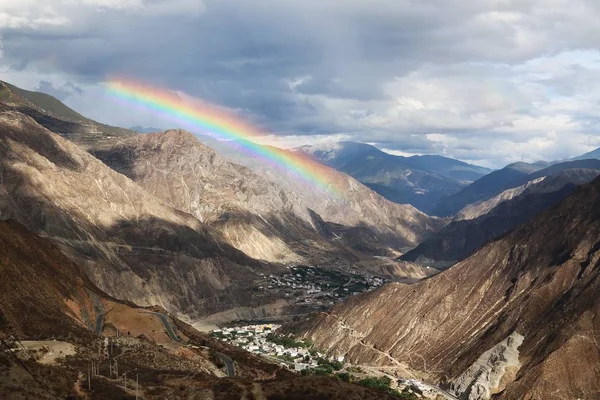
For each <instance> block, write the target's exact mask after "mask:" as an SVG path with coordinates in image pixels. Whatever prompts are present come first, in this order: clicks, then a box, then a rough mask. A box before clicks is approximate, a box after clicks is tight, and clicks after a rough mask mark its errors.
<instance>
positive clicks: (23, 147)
mask: <svg viewBox="0 0 600 400" xmlns="http://www.w3.org/2000/svg"><path fill="white" fill-rule="evenodd" d="M0 176H1V177H2V180H1V181H0V216H4V217H10V218H14V219H16V220H18V221H19V222H21V223H23V224H24V225H25V226H27V227H28V228H29V229H30V230H32V231H33V232H35V233H39V234H42V235H44V236H46V237H49V238H51V239H52V240H53V241H54V242H55V243H57V244H59V245H60V247H61V248H62V249H63V251H65V253H67V254H68V255H69V256H70V257H71V258H72V259H74V260H75V261H77V262H78V263H80V264H81V265H82V266H83V267H84V270H85V272H86V273H87V275H88V276H89V277H90V279H91V280H92V281H93V282H94V283H95V284H96V285H97V286H98V287H99V288H101V289H102V290H103V291H105V292H107V293H108V294H110V295H112V296H115V297H117V298H120V299H124V300H129V301H133V302H135V303H136V304H140V305H160V306H162V307H164V308H165V309H167V310H168V311H170V312H174V313H179V314H180V315H182V316H186V317H187V318H197V317H199V316H202V315H207V314H211V313H215V312H219V311H222V310H224V309H230V308H235V307H236V306H239V305H242V304H243V305H244V306H249V305H257V306H258V305H260V304H265V303H269V302H271V301H273V300H274V299H272V298H271V297H270V296H269V295H268V294H266V293H264V292H258V291H254V292H253V291H252V287H254V286H255V284H254V283H253V282H256V281H257V280H258V279H259V273H262V272H265V271H271V272H272V273H275V272H276V271H278V268H279V267H277V266H275V265H266V264H263V263H261V262H259V261H257V260H255V259H252V258H250V257H248V256H247V255H245V254H244V253H242V252H241V251H239V250H237V249H235V248H233V247H232V246H231V245H229V244H228V243H227V242H226V241H225V240H224V239H223V237H222V236H221V235H220V233H219V232H218V231H215V230H214V229H212V228H210V227H208V226H207V225H206V224H203V223H202V222H200V221H199V220H197V219H196V218H194V217H193V216H192V215H190V214H187V213H184V212H182V211H179V210H176V209H174V208H172V207H170V206H168V205H167V204H165V203H164V202H162V201H160V200H159V199H157V198H156V197H154V196H152V195H150V194H149V193H148V192H146V191H145V190H143V189H142V188H141V187H140V186H138V185H137V184H135V183H134V182H133V181H132V180H130V179H129V178H127V177H125V176H123V175H121V174H119V173H117V172H115V171H113V170H112V169H110V168H109V167H108V166H106V165H105V164H103V163H102V162H100V161H99V160H97V159H96V158H94V157H93V156H91V155H90V154H88V153H87V152H85V151H84V150H83V149H81V148H80V147H79V146H77V145H75V144H73V143H71V142H70V141H68V140H66V139H63V138H62V137H60V136H59V135H57V134H54V133H52V132H50V131H48V130H47V129H46V128H44V127H42V126H41V125H39V124H37V123H36V122H35V121H34V120H33V119H32V118H30V117H28V116H27V115H24V114H21V113H19V112H16V111H4V112H0Z"/></svg>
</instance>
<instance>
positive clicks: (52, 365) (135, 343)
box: [0, 221, 391, 400]
mask: <svg viewBox="0 0 600 400" xmlns="http://www.w3.org/2000/svg"><path fill="white" fill-rule="evenodd" d="M0 274H1V275H2V280H0V348H1V349H2V351H0V398H2V399H7V400H17V399H42V398H43V399H65V398H69V399H71V398H72V399H75V398H80V399H132V400H133V399H135V398H144V399H164V398H194V399H239V398H283V397H281V396H284V397H285V396H292V397H287V398H293V396H295V394H299V396H302V397H296V398H305V399H323V398H326V399H357V400H358V399H373V400H375V399H388V398H391V396H389V395H387V394H386V393H382V392H379V391H376V390H373V389H367V388H363V387H360V386H357V385H351V384H348V383H345V382H343V381H341V380H339V379H336V378H333V377H314V376H312V377H311V376H309V377H300V376H299V375H296V374H294V373H292V372H290V371H287V370H285V369H282V368H281V367H280V366H278V365H275V364H270V363H267V362H265V361H264V360H263V359H261V358H259V357H257V356H254V355H252V354H249V353H247V352H246V351H244V350H242V349H240V348H236V347H232V346H230V345H228V344H225V343H222V342H219V341H216V340H214V339H212V338H211V337H209V336H208V335H205V334H202V333H200V332H197V331H195V330H194V329H192V328H191V327H189V326H187V325H186V324H185V323H183V322H181V321H179V320H177V319H176V318H172V317H169V316H162V317H159V316H158V315H157V314H156V313H155V312H156V311H160V310H157V309H142V308H139V307H137V306H135V305H134V304H131V303H124V302H121V301H118V300H116V299H113V298H111V297H109V296H107V295H106V294H105V293H103V292H102V291H100V290H99V289H98V288H96V287H95V286H94V285H93V284H92V283H91V282H90V281H89V280H88V279H87V277H86V276H85V274H84V273H83V271H81V269H80V268H79V267H78V266H77V265H76V264H74V263H73V262H72V261H71V260H69V259H68V258H67V257H66V256H65V255H64V254H63V253H62V252H61V251H60V249H58V248H57V247H56V246H55V245H54V244H53V243H52V242H51V241H49V240H46V239H42V238H39V237H37V236H35V235H33V234H31V233H30V232H29V231H27V229H26V228H25V227H24V226H22V225H20V224H18V223H17V222H15V221H0ZM164 321H166V322H164ZM165 324H168V326H169V329H171V331H172V332H173V333H172V334H173V335H175V336H176V337H175V338H173V337H171V336H170V335H169V334H167V326H166V325H165ZM117 329H118V330H119V331H120V333H121V335H120V336H118V337H117ZM175 339H177V340H175ZM222 357H228V358H229V359H230V360H232V364H233V366H234V371H235V377H227V374H226V373H225V371H224V369H223V368H222V367H223V365H222V361H221V359H222ZM92 362H93V363H94V366H95V367H97V368H95V369H97V371H96V372H95V373H94V374H92V376H91V377H90V380H89V382H88V378H87V376H88V374H89V373H90V370H91V365H92ZM109 365H110V367H109ZM117 372H118V375H117ZM277 396H279V397H277Z"/></svg>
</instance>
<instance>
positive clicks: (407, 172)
mask: <svg viewBox="0 0 600 400" xmlns="http://www.w3.org/2000/svg"><path fill="white" fill-rule="evenodd" d="M294 151H298V152H303V153H305V154H308V155H310V156H311V157H312V158H313V159H314V160H316V161H318V162H320V163H322V164H325V165H328V166H330V167H332V168H335V169H337V170H338V171H341V172H344V173H346V174H348V175H350V176H352V177H354V178H356V179H357V180H358V181H360V182H361V183H363V184H365V185H366V186H368V187H370V188H371V189H373V190H375V191H376V192H377V193H379V194H381V195H382V196H384V197H385V198H387V199H389V200H391V201H394V202H396V203H402V204H411V205H413V206H415V207H417V208H418V209H420V210H422V211H425V212H428V211H429V210H430V209H431V207H432V206H433V205H434V204H435V203H436V202H437V201H438V200H440V199H441V198H444V197H446V196H448V195H451V194H454V193H456V192H458V191H459V190H461V189H462V188H463V187H465V186H466V185H468V184H469V183H471V182H472V181H474V180H477V179H479V178H481V177H482V176H484V175H486V174H488V173H489V172H491V170H489V169H487V168H483V167H478V166H475V165H471V164H467V163H464V162H462V161H458V160H454V159H451V158H447V157H442V156H435V155H433V156H430V155H427V156H413V157H402V156H395V155H392V154H388V153H385V152H383V151H381V150H379V149H378V148H376V147H375V146H371V145H368V144H365V143H355V142H339V143H332V144H323V145H313V146H302V147H299V148H296V149H294Z"/></svg>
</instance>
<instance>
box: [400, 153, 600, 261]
mask: <svg viewBox="0 0 600 400" xmlns="http://www.w3.org/2000/svg"><path fill="white" fill-rule="evenodd" d="M597 168H598V169H570V170H566V171H562V172H559V173H557V174H555V175H550V176H548V177H544V178H536V179H533V180H531V181H530V182H529V183H528V184H525V185H522V186H519V187H518V188H516V189H509V190H507V191H504V192H502V193H501V194H500V195H498V196H496V197H494V198H493V199H491V200H489V201H488V202H484V203H483V204H481V205H480V207H482V208H483V209H485V208H487V207H490V206H491V204H488V203H492V204H494V203H497V204H496V205H495V206H494V207H493V208H491V209H490V210H489V211H487V212H483V209H482V208H478V209H476V211H474V213H475V214H476V213H478V212H483V213H482V214H481V215H480V216H477V217H475V218H471V219H462V220H457V221H454V222H452V223H450V224H449V225H447V226H446V227H444V229H442V230H441V231H440V232H438V233H437V234H436V235H434V236H433V237H431V238H429V239H427V240H426V241H424V242H423V243H421V244H419V245H418V246H417V247H416V248H415V249H413V250H411V251H409V252H407V253H406V254H404V255H402V256H401V257H400V259H401V260H403V261H411V262H417V263H419V264H425V265H431V266H434V267H436V268H441V267H447V266H448V265H451V264H454V263H455V262H457V261H460V260H463V259H465V258H466V257H468V256H470V255H471V254H473V253H474V252H475V250H477V249H478V248H480V247H481V246H483V245H484V244H486V243H488V242H490V241H492V240H495V239H496V238H498V237H500V236H502V235H504V234H505V233H507V232H509V231H510V230H512V229H514V228H515V227H517V226H518V225H519V224H522V223H523V222H526V221H528V220H529V219H531V218H533V217H535V216H536V215H537V214H539V213H540V212H542V211H543V210H544V209H546V208H547V207H549V206H551V205H553V204H556V203H558V202H559V201H561V200H563V199H564V198H565V197H567V196H568V195H569V194H571V193H572V192H573V191H574V190H575V188H576V187H577V186H579V185H581V184H584V183H587V182H589V181H591V180H593V179H594V178H596V177H597V176H598V175H600V162H599V163H598V165H597ZM519 190H522V192H521V193H520V194H518V195H516V196H512V195H513V194H514V192H518V191H519ZM507 192H508V193H507ZM511 196H512V197H511ZM503 198H504V199H505V200H500V199H503ZM472 212H473V211H472Z"/></svg>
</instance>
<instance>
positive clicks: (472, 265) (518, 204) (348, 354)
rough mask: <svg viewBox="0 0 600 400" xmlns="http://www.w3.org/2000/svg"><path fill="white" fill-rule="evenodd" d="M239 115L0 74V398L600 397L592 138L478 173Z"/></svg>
mask: <svg viewBox="0 0 600 400" xmlns="http://www.w3.org/2000/svg"><path fill="white" fill-rule="evenodd" d="M111 85H113V86H115V87H117V88H118V90H120V91H121V92H123V93H125V92H126V93H128V94H129V95H131V96H133V97H135V96H134V95H138V96H139V95H141V94H143V95H144V96H146V97H147V98H151V99H152V100H153V101H155V102H157V104H162V105H163V106H164V107H166V106H167V105H168V106H169V107H175V108H176V109H179V110H187V111H186V112H189V113H195V114H194V115H195V118H196V119H197V120H198V121H200V122H202V121H203V120H202V118H206V117H205V115H204V114H203V113H204V112H206V111H205V110H204V109H201V108H198V107H199V106H198V105H197V104H196V103H195V102H193V101H191V100H189V99H187V97H185V96H183V95H181V94H180V93H175V92H166V91H159V90H158V89H156V90H150V89H148V88H146V87H142V86H137V85H135V84H132V83H128V82H125V83H123V82H113V83H111ZM115 90H116V89H115ZM157 93H158V95H157ZM152 96H154V97H152ZM138 101H139V99H138ZM190 101H191V103H190ZM161 102H162V103H161ZM194 107H195V108H194ZM190 110H191V111H190ZM211 110H212V109H211ZM212 112H214V113H215V115H219V116H220V118H222V119H223V120H219V121H216V122H215V123H216V124H217V125H218V124H221V125H218V126H220V127H221V129H222V130H223V131H226V130H227V129H233V128H230V127H229V125H227V123H229V122H227V121H229V120H227V119H226V118H225V117H223V116H222V114H219V113H217V111H216V110H212ZM219 112H221V111H219ZM211 115H212V114H211ZM200 122H197V123H200ZM132 126H133V125H132ZM226 128H227V129H226ZM236 129H238V130H236V131H234V133H235V134H232V133H230V132H229V131H227V132H229V133H228V134H229V135H230V136H233V138H230V137H228V138H227V139H228V140H215V139H206V138H204V137H203V136H201V135H197V134H195V133H191V132H189V131H187V130H183V129H167V130H165V131H156V129H152V131H153V132H151V133H137V132H134V131H131V130H128V129H122V128H118V127H112V126H109V125H105V124H102V123H99V122H96V121H95V120H92V119H89V118H87V117H84V116H82V115H80V114H79V113H77V112H75V111H74V110H72V109H70V108H69V107H67V106H66V105H64V104H63V103H61V102H60V101H59V100H58V99H56V98H54V97H52V96H49V95H47V94H43V93H37V92H31V91H24V90H22V89H19V88H18V87H16V86H13V85H11V84H8V83H5V82H2V83H1V87H0V228H1V229H0V272H1V274H2V276H3V278H4V279H2V280H0V339H2V345H3V347H4V349H3V351H2V352H1V353H0V397H2V396H3V397H2V398H7V399H11V400H12V399H15V400H22V399H28V398H49V399H59V398H81V399H86V400H88V399H112V398H115V399H117V398H122V399H132V398H147V399H164V398H172V399H178V398H188V399H203V400H204V399H207V400H208V399H211V400H212V399H253V398H254V399H268V400H278V399H288V398H290V399H294V400H296V399H298V400H300V399H343V400H348V399H357V400H369V399H388V398H389V399H392V398H396V399H397V398H400V399H409V400H415V399H423V398H425V399H435V400H441V399H452V400H454V399H460V400H488V399H494V400H504V399H511V400H512V399H521V398H526V399H543V400H547V399H549V400H554V399H556V400H559V399H563V398H581V399H594V398H597V394H598V393H600V387H598V381H599V380H598V377H599V376H600V370H599V369H598V365H600V363H599V360H600V353H598V346H597V345H596V343H597V342H598V341H599V340H600V336H598V332H600V330H599V329H598V318H597V315H598V310H599V304H598V301H597V298H598V294H599V293H600V292H598V284H599V282H600V281H599V280H598V271H599V268H600V261H599V260H600V253H599V249H600V245H599V240H600V239H599V238H600V230H599V229H600V228H599V226H600V225H599V221H600V215H599V214H598V210H599V208H598V204H600V194H599V193H600V192H599V190H600V178H599V177H598V176H599V175H600V160H598V159H596V158H595V157H596V154H597V153H595V152H591V153H588V154H587V155H584V156H582V157H584V158H581V157H574V158H572V159H568V160H559V161H552V162H550V161H548V162H535V163H525V162H517V163H511V164H509V165H507V166H505V167H504V168H501V169H498V170H495V171H492V170H489V169H487V168H483V167H479V166H477V165H474V164H469V163H465V162H462V161H459V160H455V159H451V158H449V157H442V156H435V155H421V156H410V157H404V156H397V155H392V154H388V153H386V152H384V151H382V150H380V149H379V148H378V147H376V146H374V145H370V144H366V143H355V142H349V141H341V142H336V143H330V144H321V145H313V146H300V147H295V148H277V147H274V146H268V145H259V144H257V143H254V142H252V141H250V140H249V137H250V135H242V134H241V133H238V132H246V131H245V130H249V129H250V128H248V127H246V126H242V127H238V126H236ZM136 130H139V131H145V129H143V128H142V127H141V126H137V127H136ZM227 132H226V133H227ZM586 157H590V158H586ZM575 373H576V374H577V375H578V376H577V378H573V376H572V375H573V374H575ZM134 377H135V379H134Z"/></svg>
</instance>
